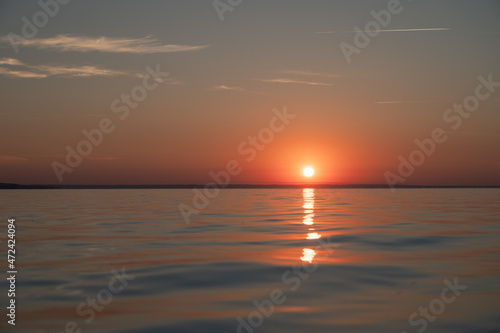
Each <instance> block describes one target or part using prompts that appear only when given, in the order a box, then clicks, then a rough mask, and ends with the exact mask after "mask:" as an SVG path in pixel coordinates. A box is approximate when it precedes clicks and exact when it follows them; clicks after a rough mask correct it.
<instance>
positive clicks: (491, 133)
mask: <svg viewBox="0 0 500 333" xmlns="http://www.w3.org/2000/svg"><path fill="white" fill-rule="evenodd" d="M132 4H133V3H131V5H130V6H126V5H123V2H119V3H118V2H113V1H110V2H108V3H106V4H99V5H98V4H96V3H94V2H88V3H71V4H68V5H66V6H65V7H61V8H60V12H59V13H58V14H57V15H56V16H55V17H54V18H51V20H50V22H49V24H47V25H46V26H44V27H40V28H39V29H38V30H39V31H38V33H37V34H36V36H34V37H32V38H28V39H27V40H28V41H29V42H26V43H24V44H23V43H21V44H19V45H18V48H19V49H18V51H19V52H17V53H16V52H15V51H14V49H13V48H12V44H11V41H10V40H9V38H8V37H7V36H8V34H9V33H15V34H17V35H22V28H23V21H21V17H23V16H27V17H32V15H33V13H36V12H37V11H39V10H40V7H39V6H38V5H37V4H36V3H33V4H20V3H9V4H2V5H0V13H1V14H0V22H2V23H1V24H0V36H3V37H1V38H0V46H1V47H0V91H1V92H2V107H1V110H0V138H1V140H0V174H1V178H0V182H14V183H20V184H58V183H60V181H61V183H62V184H180V183H189V184H191V183H200V184H203V183H206V182H207V181H209V180H210V177H209V172H210V171H214V172H217V171H219V170H223V169H224V168H225V166H226V164H227V162H228V161H230V160H236V161H238V162H239V163H240V166H241V168H242V171H241V173H240V174H239V175H237V176H235V177H232V179H231V182H232V183H300V182H304V181H307V182H318V183H355V184H360V183H381V184H382V183H386V181H387V179H386V174H387V172H391V173H393V174H395V175H398V166H399V164H400V161H399V160H398V157H399V156H400V155H401V156H403V157H404V158H406V159H408V158H409V155H410V154H411V153H412V152H413V151H414V150H415V149H416V148H417V146H416V145H415V143H414V141H415V140H416V139H419V140H424V139H426V138H430V137H431V133H432V131H433V130H434V129H435V128H442V129H443V130H444V132H445V135H446V136H447V140H446V141H445V142H443V143H440V144H436V150H435V152H433V153H432V154H430V156H426V157H425V161H424V162H423V163H422V164H421V165H419V166H417V167H416V168H415V170H414V172H413V173H412V174H411V175H410V176H408V177H404V184H423V185H500V173H499V170H500V159H499V157H498V156H499V154H498V152H499V148H498V147H500V134H499V132H498V128H499V125H500V116H499V113H498V110H499V106H500V92H496V91H492V92H491V93H490V94H489V96H488V97H487V98H486V99H485V100H482V101H480V105H479V107H478V108H477V110H475V111H474V112H470V116H468V117H467V118H463V119H462V122H461V124H460V126H458V128H457V129H454V128H453V126H452V125H454V124H455V122H454V121H453V122H452V121H450V119H448V121H446V120H445V119H444V115H445V114H446V112H447V110H448V109H450V108H452V107H453V105H454V104H461V103H464V100H465V99H466V98H467V97H468V96H473V95H475V93H476V88H477V87H478V86H479V85H480V84H481V82H480V81H479V80H478V77H480V76H482V77H483V78H488V76H489V75H492V78H493V81H495V82H498V81H500V72H499V67H498V59H499V58H500V48H499V47H498V45H500V44H499V43H498V36H500V34H498V33H499V32H500V22H499V21H498V14H500V6H499V4H498V2H495V1H481V2H480V3H471V2H465V1H442V2H440V3H439V4H436V3H435V2H430V1H419V2H418V3H412V4H411V6H410V4H405V6H404V8H403V10H402V11H401V12H400V13H399V14H397V16H396V15H393V16H394V17H393V19H392V21H391V22H390V23H389V24H388V25H387V27H385V28H384V29H386V30H398V31H383V32H380V34H378V35H377V36H376V37H373V38H372V39H371V41H370V44H369V45H368V46H366V47H365V48H362V49H361V51H360V53H359V54H356V55H355V56H353V57H352V61H351V62H350V63H349V62H348V61H346V57H345V54H343V52H342V49H341V48H340V47H339V46H340V45H341V43H342V42H346V43H350V44H353V45H355V44H354V43H355V38H356V34H355V33H354V32H353V31H354V30H353V29H354V28H355V27H356V26H359V27H364V26H365V24H366V23H367V22H370V21H371V20H373V16H372V15H371V14H370V11H372V10H373V11H377V12H378V11H381V10H385V8H386V7H387V1H373V2H370V3H366V2H364V1H336V2H331V3H330V2H328V3H327V2H322V1H317V2H314V1H313V2H311V3H308V4H307V5H306V4H302V3H288V2H284V1H276V2H273V4H267V5H263V4H257V3H256V4H249V3H248V4H244V5H243V4H242V5H241V6H238V7H237V8H235V9H234V11H232V12H227V13H225V14H224V16H225V19H224V21H222V22H221V21H220V19H219V17H218V15H217V13H216V12H215V10H214V8H213V7H212V6H211V5H210V4H208V5H206V6H202V5H199V4H196V5H194V4H192V3H190V2H189V1H185V2H169V3H163V2H151V3H145V4H144V5H140V6H139V5H137V3H135V5H132ZM96 7H98V8H99V10H96ZM81 13H86V15H84V16H82V15H81ZM399 30H401V31H399ZM406 30H411V31H406ZM325 32H326V33H325ZM100 37H103V38H101V39H100V40H97V38H100ZM157 66H158V67H157ZM148 67H149V68H150V69H151V70H153V72H154V71H155V70H156V69H157V68H159V71H162V72H169V75H168V76H160V77H157V78H154V77H153V75H152V74H151V71H148V70H147V69H146V68H148ZM147 75H149V77H146V78H145V76H147ZM160 81H162V82H161V83H160ZM144 82H146V85H145V83H144ZM152 86H155V87H154V88H152V89H149V88H148V87H150V88H151V87H152ZM137 87H138V88H137ZM146 88H148V89H147V90H145V89H146ZM141 89H142V90H144V91H146V93H147V96H145V98H144V99H143V100H141V101H138V102H137V105H136V106H135V108H132V107H127V106H126V103H125V102H123V100H121V98H122V96H123V94H125V95H127V94H128V95H130V94H133V93H134V91H135V94H136V96H139V95H137V94H139V93H140V92H141ZM482 89H483V90H484V89H487V88H482ZM484 91H487V90H484ZM117 99H118V102H117V103H116V104H115V108H113V107H112V105H113V102H114V101H115V100H117ZM117 106H121V107H125V108H128V109H129V113H127V116H126V117H124V119H121V118H120V116H123V115H124V114H125V111H123V110H124V109H121V111H117V109H116V107H117ZM285 107H286V110H287V112H288V113H290V114H293V115H296V118H294V119H291V120H290V122H289V124H286V126H284V129H283V130H282V131H280V132H276V133H274V134H273V139H272V140H270V142H269V143H268V144H265V149H263V150H262V151H258V152H257V154H256V157H255V159H252V160H251V161H247V160H246V157H248V156H246V155H243V154H241V153H239V152H238V147H239V145H240V144H242V142H244V141H248V140H249V139H248V137H249V136H255V135H258V133H260V132H261V131H262V130H263V129H264V128H266V127H269V123H270V121H271V119H272V118H273V117H275V116H276V115H275V113H273V110H274V109H277V110H284V108H285ZM453 115H456V114H455V113H454V114H453ZM103 119H109V122H110V123H109V124H111V125H110V126H112V127H113V131H112V132H110V133H107V134H106V133H104V134H103V137H102V140H101V142H100V143H99V144H98V145H92V152H91V153H90V154H89V155H88V156H83V157H82V160H81V162H80V163H78V165H77V166H75V167H69V166H68V163H67V161H66V155H67V151H66V147H68V146H69V147H71V148H72V149H75V150H76V149H77V146H78V144H79V143H80V142H81V141H82V140H86V137H85V136H84V135H83V134H82V131H83V130H87V131H90V130H93V129H95V128H99V126H100V125H99V124H100V122H102V121H103ZM109 124H108V125H109ZM54 163H58V164H57V165H59V170H61V169H60V168H61V166H62V168H66V167H67V168H68V169H66V171H68V172H66V171H65V172H61V171H59V176H60V177H59V176H58V172H57V170H56V169H57V168H55V167H54ZM305 166H312V167H314V169H315V171H316V173H315V176H314V177H312V178H311V179H305V178H304V176H303V175H302V169H303V168H304V167H305ZM69 169H71V172H69ZM400 183H403V182H400Z"/></svg>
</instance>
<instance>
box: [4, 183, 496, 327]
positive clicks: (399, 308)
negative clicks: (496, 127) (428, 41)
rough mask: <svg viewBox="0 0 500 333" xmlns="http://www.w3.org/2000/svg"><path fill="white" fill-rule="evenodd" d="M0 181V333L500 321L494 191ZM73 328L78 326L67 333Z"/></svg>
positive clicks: (461, 324)
mask: <svg viewBox="0 0 500 333" xmlns="http://www.w3.org/2000/svg"><path fill="white" fill-rule="evenodd" d="M192 199H193V192H192V190H151V189H150V190H3V191H0V211H1V213H2V214H1V215H2V218H3V220H4V222H2V224H1V228H2V229H3V231H2V232H1V233H0V234H1V235H2V236H1V239H0V240H1V241H2V252H3V253H4V254H3V255H2V256H1V257H2V258H3V259H2V265H1V267H2V270H3V271H4V272H3V273H2V275H3V276H7V274H6V270H7V255H6V254H7V246H6V242H7V239H8V238H7V236H6V235H7V219H8V218H9V217H14V218H16V222H15V224H16V227H17V228H16V234H15V236H16V269H17V271H18V273H17V276H16V298H15V299H16V325H15V326H12V325H9V324H8V323H7V320H9V318H8V317H7V316H6V315H5V311H6V310H5V309H6V307H7V305H8V303H7V302H8V297H7V292H8V289H9V285H8V284H7V283H6V279H5V278H3V279H2V280H3V282H2V284H1V285H0V287H1V288H2V289H1V290H0V294H1V295H2V297H1V302H2V304H1V305H2V308H3V309H4V310H3V311H4V312H2V313H4V314H3V315H2V317H3V318H2V319H1V322H0V331H2V332H134V333H136V332H137V333H141V332H173V333H174V332H175V333H177V332H178V333H181V332H207V333H212V332H220V333H224V332H228V333H232V332H242V333H251V332H272V333H281V332H286V333H295V332H297V333H304V332H306V333H323V332H325V333H326V332H328V333H331V332H341V333H342V332H346V333H351V332H360V333H361V332H362V333H365V332H370V333H376V332H384V333H391V332H392V333H400V332H408V333H412V332H419V333H422V332H428V333H431V332H440V333H447V332H450V333H461V332H464V333H465V332H470V333H484V332H500V288H499V287H500V221H499V219H500V190H498V189H400V190H397V191H395V192H391V191H390V190H377V189H342V190H335V189H245V190H242V189H226V190H221V191H220V193H219V195H218V196H217V197H216V198H214V199H211V201H210V203H209V205H208V206H207V207H206V208H205V209H203V210H201V211H200V213H199V215H197V216H195V215H193V216H192V218H191V223H190V224H189V225H187V224H186V223H185V222H184V220H183V218H182V216H181V214H180V212H179V209H178V205H179V204H181V203H186V204H189V205H191V204H192ZM79 330H81V331H79Z"/></svg>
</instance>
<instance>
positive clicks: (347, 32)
mask: <svg viewBox="0 0 500 333" xmlns="http://www.w3.org/2000/svg"><path fill="white" fill-rule="evenodd" d="M443 30H451V28H423V29H391V30H371V31H367V30H361V31H362V32H375V31H379V32H407V31H443ZM356 32H358V31H355V30H351V31H338V32H335V31H320V32H316V33H317V34H351V33H356Z"/></svg>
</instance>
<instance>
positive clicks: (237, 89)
mask: <svg viewBox="0 0 500 333" xmlns="http://www.w3.org/2000/svg"><path fill="white" fill-rule="evenodd" d="M208 90H210V91H216V90H232V91H240V92H248V93H252V94H262V95H263V94H264V93H262V92H259V91H251V90H246V89H244V88H241V87H235V86H226V85H223V84H222V85H220V86H213V87H210V88H209V89H208Z"/></svg>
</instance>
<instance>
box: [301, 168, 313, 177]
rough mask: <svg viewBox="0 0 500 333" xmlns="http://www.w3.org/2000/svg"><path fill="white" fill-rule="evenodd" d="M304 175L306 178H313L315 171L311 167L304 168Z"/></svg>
mask: <svg viewBox="0 0 500 333" xmlns="http://www.w3.org/2000/svg"><path fill="white" fill-rule="evenodd" d="M302 173H303V174H304V176H306V177H312V176H313V175H314V169H313V168H311V167H307V168H304V170H303V171H302Z"/></svg>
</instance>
